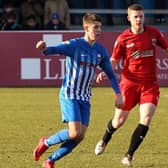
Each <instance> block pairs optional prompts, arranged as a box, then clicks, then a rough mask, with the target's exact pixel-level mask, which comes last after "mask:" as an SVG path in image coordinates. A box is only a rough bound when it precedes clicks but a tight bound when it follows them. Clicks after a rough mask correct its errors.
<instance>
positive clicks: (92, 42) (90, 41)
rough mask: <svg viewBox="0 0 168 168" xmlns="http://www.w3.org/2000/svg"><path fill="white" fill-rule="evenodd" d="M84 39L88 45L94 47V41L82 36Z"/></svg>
mask: <svg viewBox="0 0 168 168" xmlns="http://www.w3.org/2000/svg"><path fill="white" fill-rule="evenodd" d="M84 39H85V40H86V41H87V42H88V43H89V44H90V45H94V44H95V42H96V41H95V40H91V39H90V38H89V37H88V36H86V35H85V36H84Z"/></svg>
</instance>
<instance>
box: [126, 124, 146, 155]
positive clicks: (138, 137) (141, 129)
mask: <svg viewBox="0 0 168 168" xmlns="http://www.w3.org/2000/svg"><path fill="white" fill-rule="evenodd" d="M147 131H148V126H145V125H142V124H138V126H137V128H136V129H135V131H134V133H133V134H132V138H131V143H130V146H129V149H128V152H127V154H129V155H130V156H133V154H134V152H135V151H136V150H137V149H138V147H139V146H140V144H141V143H142V141H143V139H144V138H145V135H146V134H147Z"/></svg>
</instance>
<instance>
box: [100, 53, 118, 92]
mask: <svg viewBox="0 0 168 168" xmlns="http://www.w3.org/2000/svg"><path fill="white" fill-rule="evenodd" d="M104 54H105V56H104V58H103V59H102V60H101V62H100V64H99V66H100V67H101V68H102V70H103V71H104V72H105V73H106V75H107V76H108V78H109V80H110V85H111V87H112V88H113V90H114V91H115V93H116V94H119V93H121V92H120V87H119V83H118V80H117V78H116V76H115V73H114V71H113V69H112V66H111V63H110V59H109V55H108V53H107V52H105V53H104Z"/></svg>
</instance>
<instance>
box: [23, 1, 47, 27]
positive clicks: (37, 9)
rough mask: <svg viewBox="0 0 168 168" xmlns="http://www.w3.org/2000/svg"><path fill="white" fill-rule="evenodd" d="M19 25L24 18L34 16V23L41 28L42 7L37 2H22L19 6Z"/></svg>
mask: <svg viewBox="0 0 168 168" xmlns="http://www.w3.org/2000/svg"><path fill="white" fill-rule="evenodd" d="M20 12H21V23H22V24H24V22H25V20H26V18H27V17H28V16H30V15H34V16H35V20H36V22H37V23H38V24H39V25H40V26H42V24H43V22H42V20H43V16H44V15H43V14H44V10H43V6H42V4H41V2H40V1H38V0H23V1H22V2H21V5H20Z"/></svg>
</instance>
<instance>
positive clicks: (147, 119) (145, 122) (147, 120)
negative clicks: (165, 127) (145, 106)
mask: <svg viewBox="0 0 168 168" xmlns="http://www.w3.org/2000/svg"><path fill="white" fill-rule="evenodd" d="M151 120H152V118H151V116H145V117H144V118H142V119H141V120H140V123H142V124H143V125H146V126H149V125H150V123H151Z"/></svg>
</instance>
